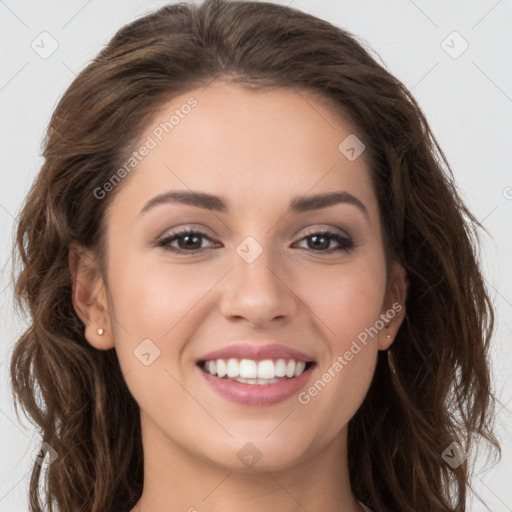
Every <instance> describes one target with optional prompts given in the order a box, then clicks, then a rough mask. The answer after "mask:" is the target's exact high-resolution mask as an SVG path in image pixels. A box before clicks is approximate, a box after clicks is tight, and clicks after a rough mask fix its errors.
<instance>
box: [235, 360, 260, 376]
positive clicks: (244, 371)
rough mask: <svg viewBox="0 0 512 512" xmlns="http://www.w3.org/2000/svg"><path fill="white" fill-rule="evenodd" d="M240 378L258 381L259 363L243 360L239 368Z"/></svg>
mask: <svg viewBox="0 0 512 512" xmlns="http://www.w3.org/2000/svg"><path fill="white" fill-rule="evenodd" d="M239 372H240V377H243V378H244V379H256V378H257V377H258V363H257V362H256V361H252V360H251V359H242V360H241V361H240V366H239Z"/></svg>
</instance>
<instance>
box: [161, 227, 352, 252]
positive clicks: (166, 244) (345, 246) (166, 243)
mask: <svg viewBox="0 0 512 512" xmlns="http://www.w3.org/2000/svg"><path fill="white" fill-rule="evenodd" d="M190 235H199V236H200V237H201V238H207V239H209V240H211V239H210V237H209V236H208V235H206V233H203V232H201V231H195V230H192V229H188V228H186V229H180V230H177V231H175V232H172V233H170V234H169V235H167V236H165V237H164V238H162V239H160V240H158V241H157V243H156V245H157V246H158V247H162V248H163V249H164V250H165V251H170V252H172V253H175V254H199V253H202V252H204V251H205V250H206V249H208V248H207V247H204V248H202V249H193V250H191V251H187V250H184V249H177V248H176V247H171V246H170V244H171V242H174V241H175V240H178V239H179V238H182V237H185V236H190ZM312 236H322V237H328V238H330V239H334V240H335V241H336V242H338V243H339V244H340V247H338V248H337V249H330V250H321V251H315V250H313V249H309V250H310V251H311V252H313V253H320V254H321V253H324V254H332V253H336V252H346V253H348V252H350V251H351V250H352V249H354V247H355V244H354V242H353V241H352V239H351V238H349V237H346V236H343V235H341V234H340V233H338V232H336V231H332V230H330V229H324V230H319V231H312V232H310V233H307V234H306V235H305V236H304V237H303V238H301V239H300V240H299V241H302V240H304V239H306V238H310V237H312ZM307 250H308V249H307Z"/></svg>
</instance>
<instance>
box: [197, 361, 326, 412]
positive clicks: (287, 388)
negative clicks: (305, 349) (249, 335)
mask: <svg viewBox="0 0 512 512" xmlns="http://www.w3.org/2000/svg"><path fill="white" fill-rule="evenodd" d="M315 366H316V363H315V362H314V361H300V360H295V359H283V358H279V359H263V360H255V359H245V358H244V359H237V358H229V359H222V358H219V359H208V360H204V359H203V360H200V361H198V362H197V367H198V368H199V369H200V371H201V374H202V376H203V378H204V379H205V380H206V382H207V383H208V384H209V385H210V387H211V388H212V389H213V390H214V391H216V392H217V393H218V394H220V395H221V396H222V397H224V398H226V399H228V400H229V401H231V402H235V403H238V404H244V405H271V404H275V403H278V402H281V401H283V400H286V399H288V398H290V397H292V396H293V395H295V394H297V393H298V392H299V391H300V389H301V388H303V387H304V386H305V384H306V382H307V381H308V380H309V378H310V376H311V373H312V370H313V368H314V367H315Z"/></svg>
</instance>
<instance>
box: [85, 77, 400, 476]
mask: <svg viewBox="0 0 512 512" xmlns="http://www.w3.org/2000/svg"><path fill="white" fill-rule="evenodd" d="M191 98H193V99H191ZM186 105H189V107H186ZM173 114H174V118H171V116H172V115H173ZM170 119H171V121H170ZM166 123H167V124H166ZM351 134H354V128H353V127H352V126H350V125H349V124H348V123H347V122H346V121H345V120H344V119H342V118H340V117H339V116H338V115H337V114H335V113H334V112H333V111H332V109H329V108H328V107H327V106H326V105H325V104H324V103H322V102H320V101H319V100H318V99H316V98H315V97H314V96H312V95H311V94H307V93H303V92H301V93H300V94H299V93H298V92H295V91H293V90H288V89H274V90H266V91H265V92H262V91H258V92H255V91H249V90H246V89H243V88H241V87H239V86H236V85H230V84H227V83H223V82H214V83H212V84H210V85H209V86H208V87H207V88H205V89H197V90H193V91H189V92H187V93H184V94H183V95H181V96H179V97H176V98H174V99H173V100H172V101H170V102H169V103H168V104H166V105H165V106H164V107H163V108H162V110H161V112H160V113H159V114H158V116H157V117H156V118H155V119H154V121H153V122H152V123H151V125H150V126H149V127H148V129H147V130H146V132H145V133H143V134H142V136H141V137H140V141H139V143H138V144H137V146H136V150H139V149H140V148H142V146H145V147H146V148H148V150H147V151H145V150H140V151H139V156H140V161H139V162H138V164H137V166H136V167H135V168H134V169H133V170H132V171H131V172H129V174H128V173H126V174H128V175H127V176H126V177H123V181H122V183H120V184H116V185H112V187H106V188H105V189H104V190H107V189H109V188H112V189H113V188H115V187H116V186H117V187H119V190H115V191H114V190H107V192H106V193H112V194H115V197H114V200H113V201H112V203H111V204H110V207H109V209H108V211H107V217H106V218H107V239H108V247H107V257H106V258H107V260H106V272H105V275H103V276H102V279H101V289H102V292H101V293H100V294H99V295H98V297H99V300H100V301H102V300H104V306H105V311H108V315H107V316H106V317H101V316H100V315H101V314H100V313H99V311H100V310H99V309H98V312H97V313H94V312H93V313H91V312H90V311H89V312H87V313H84V314H86V315H89V322H88V324H89V325H88V328H87V329H86V336H87V338H88V340H89V342H90V343H91V344H92V345H94V346H95V347H97V348H100V349H107V348H111V347H115V350H116V352H117V354H118V357H119V361H120V365H121V369H122V371H123V374H124V376H125V379H126V383H127V386H128V388H129V389H130V392H131V393H132V395H133V397H134V398H135V400H136V401H137V402H138V404H139V406H140V410H141V421H142V424H143V429H145V430H146V432H152V433H153V434H152V436H151V439H153V440H154V441H149V442H155V443H156V442H158V443H159V446H160V448H159V449H160V450H162V451H163V452H165V451H166V450H167V449H169V452H172V451H174V452H175V451H177V450H179V451H180V452H181V453H185V454H187V456H190V457H195V458H197V459H198V460H199V459H201V460H202V461H203V462H211V463H214V464H215V465H218V466H222V467H225V468H229V469H232V470H233V469H240V468H243V467H244V464H245V465H246V466H247V467H248V466H249V464H247V463H246V462H247V461H248V460H250V457H253V458H254V457H256V458H258V459H259V461H258V466H257V467H258V468H259V469H267V470H268V469H278V468H283V467H289V466H292V465H293V464H296V463H299V462H301V461H305V460H307V459H308V458H311V457H313V456H315V455H317V454H318V453H320V452H321V451H322V450H324V449H325V448H327V447H330V448H333V449H334V451H335V452H336V453H342V452H343V451H344V450H345V442H346V431H347V423H348V421H349V420H350V418H351V417H352V416H353V415H354V414H355V412H356V411H357V409H358V408H359V407H360V405H361V403H362V402H363V400H364V397H365V394H366V392H367V390H368V388H369V385H370V382H371V380H372V377H373V372H374V368H375V364H376V357H377V351H378V350H379V349H385V348H387V346H388V345H389V344H390V343H391V342H392V339H393V338H394V335H395V334H396V331H397V329H398V327H399V318H400V315H399V311H398V310H399V308H401V307H402V306H399V308H397V307H396V301H395V300H394V298H392V297H390V296H389V294H387V290H386V277H387V276H386V261H385V255H384V250H383V236H382V223H381V219H380V218H379V212H378V203H377V198H376V195H375V192H374V190H373V186H372V182H371V176H370V169H369V168H368V166H367V164H366V162H365V160H364V156H365V154H364V152H363V153H362V154H361V155H360V156H359V157H357V158H354V156H357V153H358V151H359V149H360V148H361V147H362V146H360V145H358V144H359V143H357V141H356V142H355V143H354V140H355V139H354V138H353V137H354V136H353V135H351ZM347 137H351V138H349V139H347V142H345V143H344V145H342V149H341V150H340V149H339V146H340V143H342V142H343V141H344V140H345V139H346V138H347ZM363 142H364V141H363ZM354 144H355V145H354ZM351 147H354V148H355V151H351V150H350V148H351ZM347 148H348V149H347ZM142 153H144V155H143V156H141V155H142ZM121 174H123V173H121ZM176 192H182V193H183V194H182V195H181V200H180V197H179V196H174V199H173V197H172V196H171V194H172V193H176ZM192 192H197V193H200V194H208V195H211V196H216V198H213V199H212V198H207V197H206V196H201V197H200V198H198V197H196V198H195V199H192V200H191V201H185V199H184V197H185V196H184V194H191V193H192ZM325 194H332V196H331V200H328V201H326V200H321V199H318V200H317V201H313V200H309V199H310V198H311V197H312V196H317V195H319V196H320V195H321V196H324V195H325ZM334 194H339V196H335V195H334ZM333 197H336V198H337V199H336V200H333V199H332V198H333ZM205 198H206V199H205ZM200 199H201V200H200ZM99 200H102V199H99ZM183 201H185V202H183ZM182 231H185V234H184V233H183V232H182ZM187 231H189V232H191V233H188V234H187ZM397 275H398V274H397ZM394 276H395V273H393V274H392V275H390V278H391V279H395V277H394ZM393 304H395V308H393ZM79 308H80V306H79ZM82 313H83V310H82ZM94 315H96V319H97V321H96V320H95V318H93V317H94ZM101 322H103V324H102V325H100V323H101ZM383 324H388V326H389V328H383V327H382V326H383ZM93 327H94V328H93ZM97 327H104V328H105V331H106V332H105V334H104V335H103V336H99V335H97V334H96V333H95V329H96V328H97ZM388 334H389V335H390V336H389V337H388V336H387V335H388ZM222 361H224V363H223V362H222ZM290 361H292V362H291V363H290ZM224 372H228V375H226V376H224V377H221V376H219V375H223V374H224ZM287 372H288V373H287ZM237 379H238V380H237ZM157 440H158V441H157ZM248 443H252V444H248Z"/></svg>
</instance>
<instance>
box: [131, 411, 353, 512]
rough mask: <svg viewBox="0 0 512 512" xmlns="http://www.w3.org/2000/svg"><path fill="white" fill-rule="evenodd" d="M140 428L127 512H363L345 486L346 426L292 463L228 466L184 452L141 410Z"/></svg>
mask: <svg viewBox="0 0 512 512" xmlns="http://www.w3.org/2000/svg"><path fill="white" fill-rule="evenodd" d="M141 427H142V439H143V446H144V490H143V493H142V496H141V498H140V500H139V502H138V503H137V505H136V506H135V507H134V508H133V509H132V511H131V512H167V511H169V510H178V511H183V512H221V511H222V512H235V511H240V510H244V511H245V512H266V511H268V510H280V511H281V512H304V510H332V511H340V512H362V511H363V508H362V507H361V506H360V505H359V504H358V502H357V500H356V499H355V498H354V496H353V494H352V491H351V488H350V479H349V472H348V462H347V451H346V437H347V436H346V428H345V429H344V430H343V431H341V432H340V434H339V436H338V437H337V439H336V441H335V442H334V443H332V444H330V445H328V446H325V447H323V448H322V449H321V450H319V451H318V450H317V451H316V452H315V455H314V456H312V457H309V458H306V457H304V458H299V459H298V462H297V463H296V464H295V465H294V466H293V467H287V468H281V469H274V468H273V467H271V466H269V467H268V469H267V468H266V467H265V466H263V465H260V463H258V464H256V465H255V466H254V467H253V468H250V469H245V470H240V469H236V470H234V469H233V468H231V467H229V466H225V467H223V466H222V465H220V464H214V463H213V462H212V461H210V460H206V459H204V458H201V457H200V456H199V457H198V456H195V455H194V454H192V453H190V450H185V449H184V448H183V447H181V446H180V445H178V444H177V443H175V442H174V441H173V440H172V439H170V438H169V437H168V436H166V435H165V434H164V433H163V432H162V431H161V430H160V429H159V428H158V427H157V426H156V425H155V424H154V423H152V422H151V421H150V420H149V419H148V418H147V417H146V416H145V415H144V413H143V412H142V411H141ZM261 462H263V459H262V461H261Z"/></svg>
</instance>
